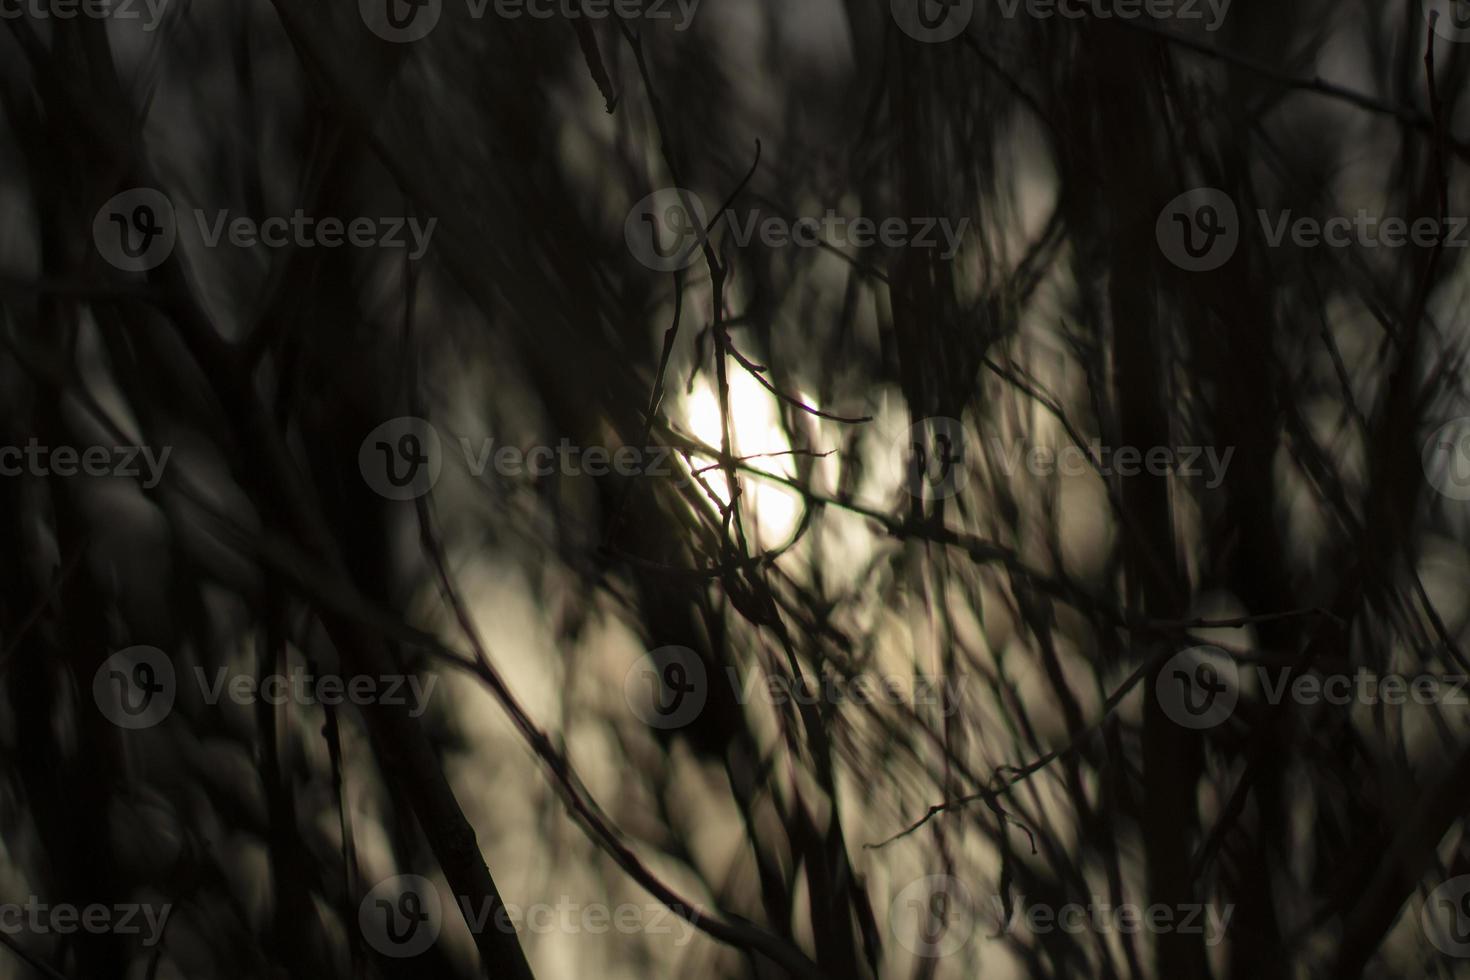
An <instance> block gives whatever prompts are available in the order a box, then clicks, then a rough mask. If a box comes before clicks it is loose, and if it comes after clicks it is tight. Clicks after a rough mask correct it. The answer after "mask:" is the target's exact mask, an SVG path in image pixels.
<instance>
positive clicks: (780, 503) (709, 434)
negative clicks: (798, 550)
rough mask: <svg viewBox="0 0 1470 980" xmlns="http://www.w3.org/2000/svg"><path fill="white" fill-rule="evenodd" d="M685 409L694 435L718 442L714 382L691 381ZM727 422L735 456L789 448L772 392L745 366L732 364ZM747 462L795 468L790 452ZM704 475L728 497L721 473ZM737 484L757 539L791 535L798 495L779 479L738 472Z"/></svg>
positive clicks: (784, 471)
mask: <svg viewBox="0 0 1470 980" xmlns="http://www.w3.org/2000/svg"><path fill="white" fill-rule="evenodd" d="M685 413H686V419H687V424H688V426H689V430H690V432H691V433H693V435H694V437H695V438H697V439H698V440H699V441H700V442H703V443H704V444H705V445H707V446H715V447H718V446H719V445H720V399H719V396H718V395H717V394H716V393H715V390H714V386H713V385H712V384H708V383H704V382H701V383H700V384H698V385H696V386H695V388H694V391H693V392H692V393H691V394H690V396H689V398H688V399H686V401H685ZM730 424H731V439H732V440H733V449H734V452H735V455H737V456H751V455H755V454H757V453H781V452H788V451H789V450H790V449H791V444H790V443H789V442H788V441H787V439H786V433H784V432H783V431H782V430H781V426H780V424H779V418H778V415H777V404H776V398H775V396H774V395H772V394H771V393H770V392H768V391H766V389H765V388H763V387H761V384H760V382H758V381H756V380H755V379H754V378H752V377H751V376H750V375H749V374H747V373H746V372H745V371H743V370H736V371H734V372H733V373H732V374H731V375H730ZM695 460H696V465H700V466H707V465H710V464H712V463H714V462H715V460H713V459H701V458H700V457H697V456H696V457H695ZM748 462H749V465H751V466H754V467H757V468H759V469H762V470H766V471H767V472H770V473H779V474H781V475H783V476H791V475H793V473H794V472H795V471H794V469H793V467H792V465H791V457H789V456H773V457H769V458H765V459H752V460H749V461H748ZM704 479H705V481H706V482H707V483H708V484H709V486H710V489H711V490H713V491H714V493H715V495H716V496H718V497H719V498H720V501H721V502H722V503H724V502H728V501H729V499H730V487H729V484H728V483H726V482H725V475H724V474H723V473H721V472H719V471H718V470H709V471H707V472H706V473H705V474H704ZM741 485H742V486H743V487H744V488H745V504H746V506H745V510H744V511H743V512H742V513H743V514H744V515H745V518H746V520H747V521H750V520H751V519H752V518H754V521H753V523H754V524H756V525H758V527H759V540H760V542H761V543H762V544H763V545H765V546H766V547H771V546H773V545H777V544H780V543H781V542H783V541H785V540H786V539H787V538H789V537H790V536H791V533H792V532H793V531H795V530H796V523H797V521H798V520H799V519H800V517H801V504H800V501H799V500H798V498H797V496H796V495H795V494H794V493H792V492H791V491H789V490H786V489H784V488H782V487H781V486H780V485H779V484H776V483H773V482H771V481H770V480H764V479H761V478H760V477H756V476H750V475H748V474H747V475H746V476H745V477H744V478H742V481H741Z"/></svg>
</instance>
